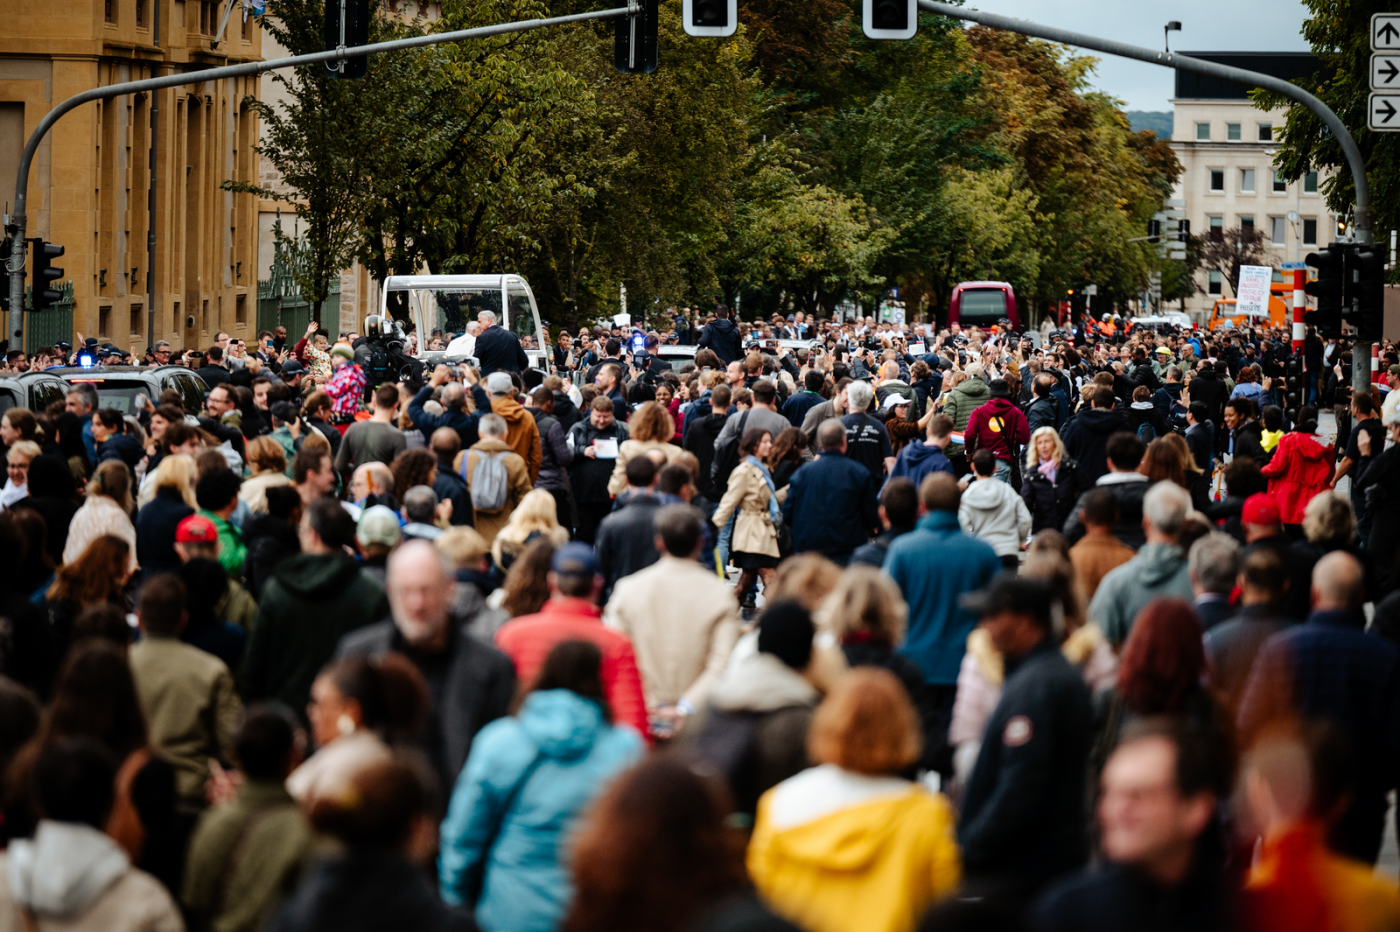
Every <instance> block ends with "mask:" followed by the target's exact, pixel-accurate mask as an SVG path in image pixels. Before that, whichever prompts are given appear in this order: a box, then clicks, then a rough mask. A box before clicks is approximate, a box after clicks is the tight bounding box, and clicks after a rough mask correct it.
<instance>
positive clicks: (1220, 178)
mask: <svg viewBox="0 0 1400 932" xmlns="http://www.w3.org/2000/svg"><path fill="white" fill-rule="evenodd" d="M1210 189H1211V190H1212V191H1214V192H1216V193H1218V194H1223V193H1224V192H1225V169H1223V168H1212V169H1211V170H1210Z"/></svg>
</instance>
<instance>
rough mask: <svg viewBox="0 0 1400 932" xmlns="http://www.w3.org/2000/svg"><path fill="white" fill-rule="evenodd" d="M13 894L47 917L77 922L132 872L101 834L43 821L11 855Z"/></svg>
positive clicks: (118, 850)
mask: <svg viewBox="0 0 1400 932" xmlns="http://www.w3.org/2000/svg"><path fill="white" fill-rule="evenodd" d="M8 860H9V878H8V880H9V882H10V894H11V896H13V897H14V898H15V902H16V903H18V904H19V905H20V906H23V907H25V908H27V909H29V910H31V911H33V912H35V913H38V914H40V915H43V916H56V917H70V916H77V915H78V914H80V913H82V912H83V910H85V909H87V907H88V906H89V905H90V904H91V903H92V901H93V900H95V899H97V898H98V897H99V896H100V895H101V894H102V892H103V891H104V890H106V889H107V888H108V887H110V886H111V885H112V884H114V883H116V882H117V881H118V880H120V879H121V878H122V877H123V876H125V875H126V872H127V871H128V870H130V869H131V862H130V861H129V860H127V857H126V852H124V851H122V849H121V848H120V847H119V846H118V845H117V843H116V842H115V841H113V840H112V839H111V838H109V837H107V835H105V834H104V833H102V832H99V831H98V830H97V829H95V828H92V827H91V826H88V825H82V824H80V823H76V822H51V821H48V820H47V819H46V820H43V821H41V822H40V823H39V829H38V831H36V832H35V833H34V838H33V839H32V840H21V841H15V842H12V843H11V844H10V849H9V859H8Z"/></svg>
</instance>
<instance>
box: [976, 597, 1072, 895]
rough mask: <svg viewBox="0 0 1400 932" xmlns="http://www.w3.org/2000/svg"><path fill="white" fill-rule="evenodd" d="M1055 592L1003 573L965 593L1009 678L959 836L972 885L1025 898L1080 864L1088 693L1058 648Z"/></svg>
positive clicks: (991, 724)
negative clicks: (976, 588) (985, 586)
mask: <svg viewBox="0 0 1400 932" xmlns="http://www.w3.org/2000/svg"><path fill="white" fill-rule="evenodd" d="M1054 602H1055V599H1054V597H1053V594H1052V593H1051V590H1050V588H1049V587H1048V586H1047V585H1046V584H1045V583H1043V582H1041V581H1040V580H1035V579H1026V578H1020V577H1016V576H1012V575H1010V574H1006V573H1003V574H1002V575H1000V576H998V577H997V578H996V579H994V580H993V581H992V583H991V585H989V586H988V587H987V588H986V589H984V590H982V591H980V592H974V593H969V594H968V595H966V596H964V597H963V605H964V607H965V608H967V609H968V610H969V611H973V612H976V613H977V615H978V617H979V618H980V619H981V624H982V626H983V627H985V628H986V629H987V633H988V634H989V635H991V639H992V644H993V645H994V646H995V647H996V649H997V650H998V651H999V652H1000V653H1001V655H1002V657H1003V658H1004V659H1005V663H1006V681H1005V683H1006V685H1005V687H1004V688H1003V690H1002V694H1001V700H1000V701H999V702H998V703H997V707H996V710H995V711H994V712H993V713H992V717H991V719H990V720H989V721H988V723H987V730H986V733H985V735H984V737H983V739H982V749H981V752H980V753H979V755H978V757H977V765H976V767H974V768H973V771H972V777H971V778H970V780H969V781H968V787H967V793H966V796H965V798H964V802H963V811H962V821H961V823H960V825H959V827H958V840H959V841H960V842H961V843H962V848H963V865H964V869H965V871H966V874H967V881H968V887H969V890H972V891H977V892H978V893H981V894H982V895H996V896H999V897H1001V898H1004V900H1005V901H1008V902H1022V903H1024V902H1028V901H1029V898H1030V897H1033V896H1034V895H1035V894H1036V892H1037V891H1038V890H1039V889H1040V888H1041V887H1043V886H1044V885H1045V884H1046V883H1047V882H1049V881H1051V880H1054V879H1055V878H1056V877H1059V876H1062V875H1064V874H1067V873H1069V872H1071V871H1074V870H1077V869H1078V868H1080V867H1082V866H1083V865H1084V863H1085V861H1086V860H1087V858H1088V854H1089V850H1088V844H1087V838H1086V834H1085V828H1084V826H1085V809H1084V806H1085V799H1086V795H1085V785H1086V783H1085V781H1086V779H1087V767H1088V759H1089V750H1090V746H1091V744H1092V740H1093V734H1092V733H1093V721H1092V712H1091V710H1090V706H1089V690H1088V688H1087V687H1086V686H1085V685H1084V679H1083V677H1082V676H1081V675H1080V674H1079V672H1078V671H1077V670H1076V669H1075V668H1074V667H1073V666H1071V665H1070V663H1069V661H1067V660H1066V659H1065V658H1064V656H1063V655H1062V654H1061V653H1060V645H1059V639H1058V638H1057V637H1056V635H1055V632H1054V630H1053V624H1052V621H1051V619H1052V613H1053V611H1054V609H1053V605H1054Z"/></svg>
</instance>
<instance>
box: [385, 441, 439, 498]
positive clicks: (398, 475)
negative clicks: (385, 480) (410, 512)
mask: <svg viewBox="0 0 1400 932" xmlns="http://www.w3.org/2000/svg"><path fill="white" fill-rule="evenodd" d="M389 469H390V470H391V471H392V472H393V474H394V498H396V499H398V500H399V501H403V497H404V495H406V494H407V493H408V490H409V489H411V488H413V487H414V486H417V485H426V486H427V487H428V488H430V489H431V488H432V487H433V483H434V482H436V481H437V457H436V456H434V455H433V454H432V453H431V452H429V451H428V450H426V449H423V448H419V449H416V450H404V451H403V452H402V453H400V454H399V455H398V456H396V457H394V462H393V464H392V465H390V467H389Z"/></svg>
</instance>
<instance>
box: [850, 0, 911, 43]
mask: <svg viewBox="0 0 1400 932" xmlns="http://www.w3.org/2000/svg"><path fill="white" fill-rule="evenodd" d="M860 22H861V27H862V28H863V29H864V30H865V35H866V37H867V38H870V39H912V38H914V33H915V32H916V31H917V30H918V28H919V9H918V0H862V5H861V20H860Z"/></svg>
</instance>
